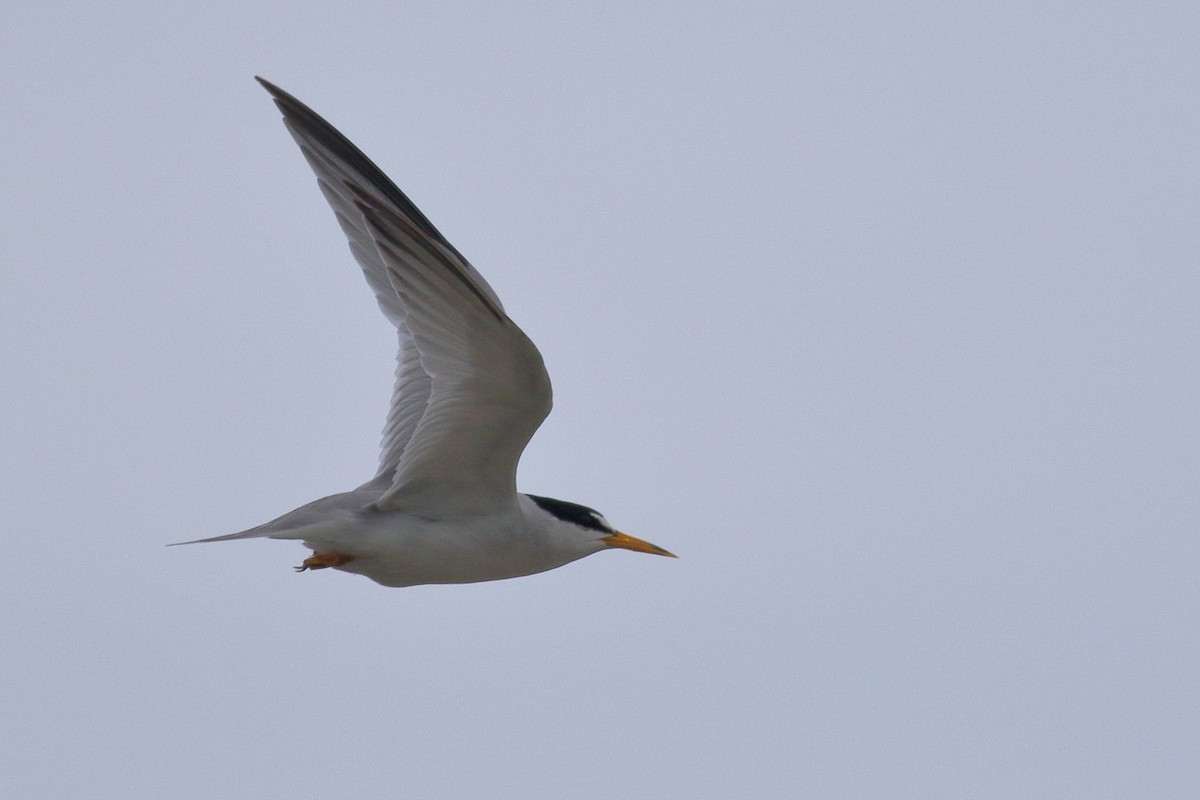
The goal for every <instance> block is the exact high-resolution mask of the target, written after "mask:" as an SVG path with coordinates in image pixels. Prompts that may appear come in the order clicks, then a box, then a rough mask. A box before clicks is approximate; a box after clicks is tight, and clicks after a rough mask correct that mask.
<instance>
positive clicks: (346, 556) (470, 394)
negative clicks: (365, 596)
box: [200, 78, 669, 586]
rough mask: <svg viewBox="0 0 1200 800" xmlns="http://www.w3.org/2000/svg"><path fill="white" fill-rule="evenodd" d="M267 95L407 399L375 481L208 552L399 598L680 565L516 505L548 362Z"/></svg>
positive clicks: (446, 256) (295, 109)
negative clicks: (373, 585)
mask: <svg viewBox="0 0 1200 800" xmlns="http://www.w3.org/2000/svg"><path fill="white" fill-rule="evenodd" d="M259 81H260V83H262V84H263V86H264V87H266V89H267V91H269V92H270V93H271V94H272V96H274V98H275V104H276V105H277V106H278V107H279V109H280V110H281V111H282V112H283V118H284V123H285V124H286V125H287V128H288V131H289V132H290V133H291V134H292V137H293V138H294V139H295V140H296V143H297V144H298V145H299V146H300V150H301V152H303V153H304V156H305V158H306V159H308V163H309V165H310V166H311V167H312V169H313V171H314V172H315V173H316V176H317V184H318V186H319V187H320V189H321V192H322V193H323V194H324V195H325V200H326V201H327V202H328V203H329V206H330V208H331V209H332V210H333V212H334V215H335V217H336V218H337V221H338V224H339V225H340V226H341V228H342V232H343V233H345V234H346V238H347V241H348V243H349V245H350V252H351V254H352V255H353V256H354V259H355V260H356V261H357V262H358V265H359V266H360V267H361V268H362V271H363V275H364V277H365V278H366V279H367V284H368V285H369V286H370V287H371V290H372V291H373V292H374V294H375V299H376V300H377V301H378V303H379V308H380V310H381V311H382V312H383V314H384V316H385V317H387V319H388V320H389V321H390V322H391V323H392V324H393V325H394V326H395V327H396V332H397V334H398V344H399V348H398V352H397V355H396V384H395V389H394V391H393V394H392V404H391V408H390V410H389V412H388V418H387V423H386V424H385V425H384V430H383V442H382V446H381V448H380V455H379V469H378V471H377V472H376V474H375V478H374V479H372V480H371V481H369V482H367V483H365V484H363V485H362V486H360V487H358V488H357V489H355V490H354V491H352V492H345V493H343V494H335V495H331V496H330V497H325V498H322V499H320V500H316V501H314V502H312V503H309V504H307V505H304V506H301V507H300V508H298V509H296V510H295V511H290V512H288V513H287V514H284V515H283V516H282V517H279V518H278V519H275V520H272V521H271V522H268V523H266V524H264V525H259V526H257V527H255V528H251V529H250V530H248V531H242V532H241V533H234V534H230V535H228V536H217V537H214V538H212V539H202V540H200V541H206V542H212V541H222V540H230V539H249V538H258V537H263V538H271V539H292V540H299V541H302V542H304V544H306V545H307V546H308V547H311V548H312V549H313V550H314V551H316V552H315V553H314V556H313V558H311V559H307V560H306V561H305V563H304V567H306V568H314V569H318V568H321V567H334V568H336V569H340V570H343V571H345V572H355V573H358V574H360V575H365V576H367V577H368V578H371V579H372V580H374V581H377V582H378V583H381V584H383V585H384V586H413V585H415V584H420V583H473V582H476V581H492V580H498V579H501V578H514V577H517V576H519V575H530V574H532V573H535V572H543V571H545V570H548V569H553V568H555V567H560V566H562V565H563V564H566V563H568V562H570V561H574V560H575V559H577V558H582V557H583V556H586V555H589V554H591V553H595V552H597V551H599V550H603V549H605V548H606V547H622V548H626V549H632V550H639V551H641V552H647V553H657V554H659V555H669V553H667V552H666V551H665V550H662V549H661V548H658V547H655V546H654V545H650V544H649V543H646V542H642V541H641V540H638V539H634V538H632V537H630V536H626V535H625V534H622V533H619V532H617V531H614V530H613V529H612V526H610V525H609V524H608V523H607V522H606V521H605V520H604V518H603V517H602V516H601V515H600V514H599V513H597V512H595V511H593V510H592V509H589V508H586V507H583V506H578V505H575V504H573V503H564V502H563V501H559V500H551V499H549V498H536V500H534V499H531V498H530V497H529V496H527V495H523V494H518V493H517V490H516V471H517V461H518V460H519V459H520V457H521V453H522V451H523V450H524V449H525V445H526V444H527V443H528V442H529V438H530V437H531V436H533V433H534V431H536V430H537V428H538V426H539V425H541V424H542V420H544V419H545V418H546V415H547V414H549V413H550V406H551V390H550V378H549V376H547V374H546V368H545V365H544V364H543V363H542V356H541V354H540V353H539V352H538V350H537V348H536V347H534V345H533V343H532V342H531V341H529V338H528V337H526V336H525V334H524V333H523V332H522V331H521V329H520V328H518V327H517V325H516V324H515V323H514V322H513V321H512V320H511V319H510V318H509V317H508V315H507V314H506V313H505V311H504V307H503V306H502V305H501V304H500V299H499V298H498V297H496V293H495V292H494V291H492V288H491V287H490V286H488V284H487V281H485V280H484V279H483V276H481V275H480V274H479V273H478V272H477V271H476V270H475V268H474V267H472V266H471V265H470V263H468V262H467V260H466V259H465V258H464V257H463V256H462V254H461V253H459V252H458V251H457V250H456V249H455V248H454V246H453V245H451V244H450V242H448V241H447V240H446V238H445V237H444V236H442V235H441V233H439V232H438V230H437V228H435V227H434V226H433V224H432V223H430V222H429V220H428V219H426V218H425V215H424V214H422V213H421V211H420V210H419V209H418V208H417V207H416V206H415V205H413V203H412V201H410V200H409V199H408V198H407V197H406V196H405V195H404V193H403V192H401V191H400V190H399V189H398V188H397V187H396V185H395V184H393V183H392V182H391V180H389V179H388V177H387V176H386V175H384V174H383V173H382V172H381V171H380V170H379V168H378V167H376V166H375V165H374V164H372V163H371V161H370V159H368V158H367V157H366V156H365V155H363V153H362V151H360V150H359V149H358V148H357V147H355V146H354V145H353V144H352V143H351V142H350V141H349V140H348V139H346V137H344V136H342V134H340V133H338V131H337V130H336V129H335V128H334V127H333V126H331V125H330V124H329V123H328V122H326V121H325V120H323V119H321V117H320V116H318V115H317V114H316V113H315V112H313V110H312V109H310V108H308V107H307V106H305V105H304V104H303V103H301V102H300V101H298V100H296V98H294V97H292V96H291V95H289V94H288V93H287V92H284V91H283V90H281V89H279V88H278V87H276V86H272V85H271V84H269V83H267V82H266V81H263V80H262V79H261V78H260V79H259Z"/></svg>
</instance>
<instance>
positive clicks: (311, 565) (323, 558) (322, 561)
mask: <svg viewBox="0 0 1200 800" xmlns="http://www.w3.org/2000/svg"><path fill="white" fill-rule="evenodd" d="M353 560H354V556H344V555H342V554H341V553H313V554H312V555H311V556H309V557H308V558H306V559H304V563H303V564H301V565H300V566H298V567H296V572H304V571H305V570H309V569H325V568H326V567H340V566H341V565H342V564H346V563H349V562H351V561H353Z"/></svg>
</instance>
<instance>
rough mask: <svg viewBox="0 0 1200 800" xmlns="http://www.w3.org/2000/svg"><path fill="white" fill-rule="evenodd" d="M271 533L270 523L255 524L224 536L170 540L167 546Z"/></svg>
mask: <svg viewBox="0 0 1200 800" xmlns="http://www.w3.org/2000/svg"><path fill="white" fill-rule="evenodd" d="M271 533H272V530H271V523H269V522H268V523H267V524H265V525H256V526H255V527H253V528H250V529H248V530H244V531H238V532H237V533H227V534H225V535H224V536H211V537H209V538H207V539H192V540H191V541H189V542H171V543H170V544H169V545H167V547H178V546H179V545H181V544H204V543H205V542H229V541H232V540H234V539H260V538H262V537H265V536H270V535H271Z"/></svg>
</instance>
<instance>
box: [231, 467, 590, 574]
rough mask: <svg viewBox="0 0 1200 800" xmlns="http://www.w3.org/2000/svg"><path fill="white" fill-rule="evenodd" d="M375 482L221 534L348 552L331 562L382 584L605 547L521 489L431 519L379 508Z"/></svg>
mask: <svg viewBox="0 0 1200 800" xmlns="http://www.w3.org/2000/svg"><path fill="white" fill-rule="evenodd" d="M382 488H383V487H381V486H380V485H379V482H378V481H372V482H370V483H367V484H364V485H363V486H360V487H359V488H357V489H355V490H354V491H352V492H345V493H344V494H335V495H331V496H329V497H323V498H321V499H320V500H314V501H313V502H311V503H308V504H307V505H303V506H301V507H300V508H297V509H296V510H295V511H289V512H288V513H287V514H284V515H283V516H282V517H279V518H278V519H275V520H272V521H271V522H268V523H266V524H265V525H260V526H258V527H257V528H252V529H251V530H248V531H243V532H241V533H235V534H231V535H229V536H223V537H220V538H221V539H244V538H269V539H298V540H300V541H302V542H304V544H305V546H306V547H310V548H312V549H313V550H315V551H318V552H326V553H339V554H341V555H344V556H347V557H349V558H350V559H351V560H350V561H348V562H347V563H346V564H343V565H340V566H338V567H337V569H340V570H343V571H345V572H353V573H356V574H359V575H364V576H366V577H368V578H370V579H371V580H373V581H375V582H376V583H380V584H382V585H384V586H416V585H419V584H424V583H476V582H478V581H495V580H501V579H503V578H516V577H519V576H521V575H532V574H534V573H537V572H545V571H546V570H548V569H554V568H555V567H561V566H562V565H564V564H568V563H570V562H572V561H575V560H576V559H579V558H583V557H584V556H587V555H591V554H592V553H595V552H598V551H600V550H603V549H605V548H606V547H607V545H606V544H605V542H604V541H603V539H602V538H601V534H600V533H598V532H594V531H586V530H584V529H581V528H579V527H578V526H576V525H572V524H571V523H568V522H563V521H561V520H558V519H556V518H555V517H553V516H551V515H550V514H548V513H546V512H545V511H543V510H542V509H541V508H539V507H538V506H537V504H536V503H534V502H533V501H532V500H530V499H529V498H528V497H526V496H525V495H523V494H515V495H513V504H512V506H511V507H510V508H508V509H507V510H505V511H501V512H497V511H492V512H490V513H488V514H484V515H478V514H475V515H465V516H461V517H450V518H439V519H430V518H428V517H423V516H420V515H417V514H411V513H407V512H404V511H381V510H379V509H378V508H376V507H375V506H374V500H375V499H377V498H378V497H379V495H380V494H381V489H382ZM589 534H590V535H589ZM210 541H211V540H210Z"/></svg>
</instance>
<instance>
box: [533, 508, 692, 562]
mask: <svg viewBox="0 0 1200 800" xmlns="http://www.w3.org/2000/svg"><path fill="white" fill-rule="evenodd" d="M526 497H528V498H529V499H530V500H532V501H533V502H534V503H535V504H537V507H538V508H540V509H541V510H542V511H545V512H546V513H547V514H549V515H550V516H552V517H554V518H555V519H557V520H559V521H561V522H565V523H568V524H570V525H573V526H575V527H576V528H578V529H579V530H580V533H581V534H582V535H583V536H584V537H586V541H587V542H589V543H592V544H593V545H594V551H599V550H604V549H607V548H612V547H616V548H620V549H622V550H633V551H634V552H636V553H650V554H651V555H656V556H667V557H669V558H675V557H676V556H675V554H674V553H671V552H668V551H666V550H664V549H662V548H661V547H659V546H658V545H654V544H650V543H649V542H646V541H642V540H641V539H636V538H634V537H632V536H630V535H629V534H627V533H621V532H620V531H618V530H617V529H615V528H613V526H612V525H609V524H608V520H606V519H605V518H604V515H603V514H601V513H600V512H599V511H597V510H596V509H594V508H588V507H587V506H581V505H579V504H578V503H568V502H567V501H565V500H555V499H554V498H552V497H538V496H537V495H532V494H531V495H526Z"/></svg>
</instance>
